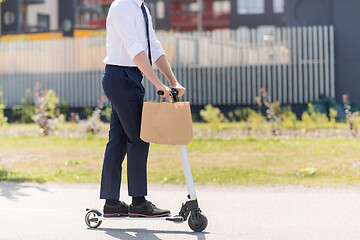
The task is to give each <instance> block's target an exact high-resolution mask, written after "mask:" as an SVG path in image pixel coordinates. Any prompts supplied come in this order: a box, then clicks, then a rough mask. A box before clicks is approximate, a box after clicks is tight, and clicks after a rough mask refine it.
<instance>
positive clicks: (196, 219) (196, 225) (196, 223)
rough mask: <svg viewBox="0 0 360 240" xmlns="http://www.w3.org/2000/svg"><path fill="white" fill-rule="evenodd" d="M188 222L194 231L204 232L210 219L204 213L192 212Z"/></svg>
mask: <svg viewBox="0 0 360 240" xmlns="http://www.w3.org/2000/svg"><path fill="white" fill-rule="evenodd" d="M194 215H195V216H194ZM188 224H189V227H190V228H191V229H192V230H193V231H194V232H202V231H204V229H205V228H206V227H207V225H208V220H207V218H206V217H205V215H202V214H201V213H200V212H199V213H197V214H191V216H190V217H189V220H188Z"/></svg>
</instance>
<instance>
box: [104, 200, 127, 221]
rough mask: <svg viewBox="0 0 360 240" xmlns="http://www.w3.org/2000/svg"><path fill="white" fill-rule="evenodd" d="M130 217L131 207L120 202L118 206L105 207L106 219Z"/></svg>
mask: <svg viewBox="0 0 360 240" xmlns="http://www.w3.org/2000/svg"><path fill="white" fill-rule="evenodd" d="M128 215H129V205H127V204H126V203H124V202H122V201H119V204H118V205H115V206H112V205H106V204H105V205H104V217H120V216H128Z"/></svg>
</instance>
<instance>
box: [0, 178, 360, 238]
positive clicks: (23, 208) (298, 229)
mask: <svg viewBox="0 0 360 240" xmlns="http://www.w3.org/2000/svg"><path fill="white" fill-rule="evenodd" d="M126 193H127V190H126V186H123V187H122V190H121V194H122V196H123V197H122V199H123V200H125V201H127V202H129V201H130V198H129V197H128V196H126V195H127V194H126ZM197 194H198V198H199V204H200V207H201V209H202V210H203V212H204V214H205V215H206V216H207V217H208V219H209V225H208V227H207V228H206V229H205V231H204V232H203V233H193V232H192V231H191V230H190V228H189V227H188V225H187V223H182V224H174V223H172V222H166V221H158V220H157V221H151V220H149V221H144V220H140V221H139V220H137V221H136V220H126V221H124V220H120V221H104V222H103V223H102V225H101V226H100V227H99V228H98V229H89V228H88V227H87V226H86V224H85V222H84V216H85V213H86V211H85V209H86V208H87V207H91V208H98V209H102V205H103V201H101V200H99V198H98V197H99V186H98V185H97V184H54V183H46V184H24V183H23V184H16V183H7V182H0V213H1V218H0V239H1V240H21V239H26V240H42V239H44V240H60V239H61V240H64V239H66V240H67V239H86V240H92V239H94V240H95V239H96V240H102V239H121V240H134V239H144V240H145V239H146V240H177V239H179V240H180V239H181V240H187V239H189V240H227V239H231V240H233V239H236V240H238V239H239V240H240V239H266V240H268V239H274V240H275V239H276V240H282V239H286V240H290V239H291V240H292V239H311V240H314V239H326V240H331V239H336V240H338V239H341V240H343V239H346V240H352V239H360V187H344V188H340V187H336V188H319V187H315V188H305V187H292V186H287V187H211V186H206V187H204V186H203V187H197ZM186 195H187V192H186V187H185V186H168V185H166V186H161V185H151V186H149V196H148V199H149V200H151V201H153V203H155V204H156V205H158V206H159V207H163V208H168V209H170V210H171V211H172V212H173V213H177V212H178V211H179V210H180V206H181V203H182V202H183V201H185V200H186Z"/></svg>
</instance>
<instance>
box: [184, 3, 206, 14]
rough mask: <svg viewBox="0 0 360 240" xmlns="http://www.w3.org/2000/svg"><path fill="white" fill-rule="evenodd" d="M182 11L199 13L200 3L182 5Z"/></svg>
mask: <svg viewBox="0 0 360 240" xmlns="http://www.w3.org/2000/svg"><path fill="white" fill-rule="evenodd" d="M201 5H202V4H201ZM201 7H202V6H201ZM182 9H183V10H185V11H186V12H198V11H199V4H198V2H186V3H183V4H182ZM201 10H202V9H201Z"/></svg>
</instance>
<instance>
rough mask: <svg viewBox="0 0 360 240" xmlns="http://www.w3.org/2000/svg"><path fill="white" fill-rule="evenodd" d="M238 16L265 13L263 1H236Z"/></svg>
mask: <svg viewBox="0 0 360 240" xmlns="http://www.w3.org/2000/svg"><path fill="white" fill-rule="evenodd" d="M237 12H238V14H263V13H265V0H237Z"/></svg>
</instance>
